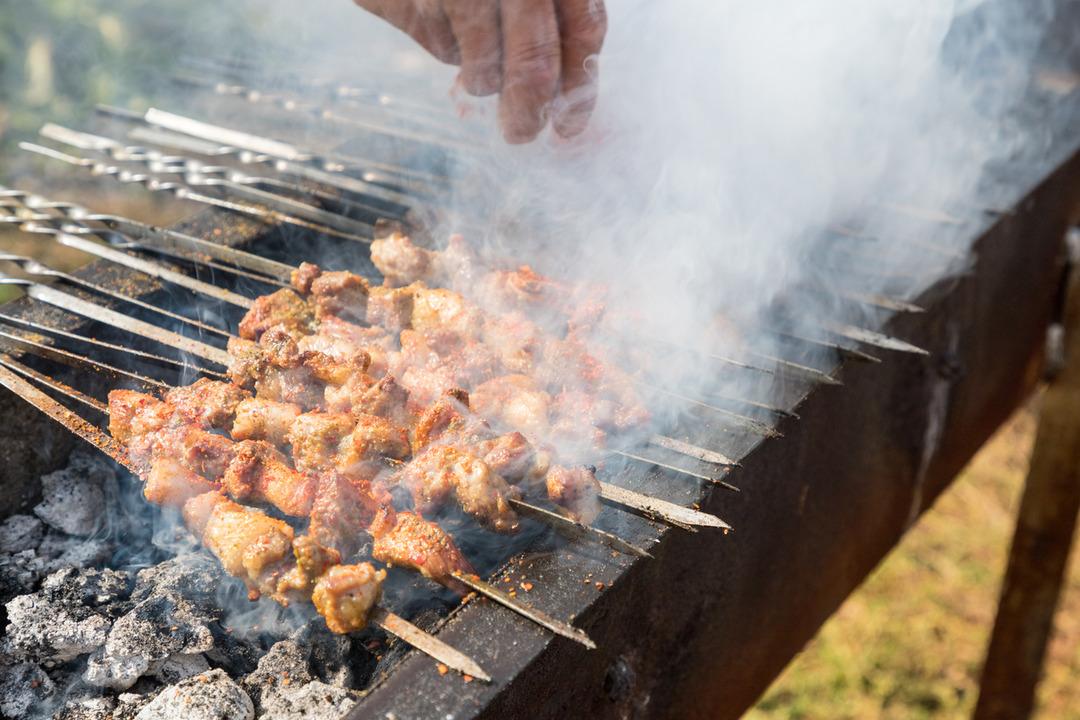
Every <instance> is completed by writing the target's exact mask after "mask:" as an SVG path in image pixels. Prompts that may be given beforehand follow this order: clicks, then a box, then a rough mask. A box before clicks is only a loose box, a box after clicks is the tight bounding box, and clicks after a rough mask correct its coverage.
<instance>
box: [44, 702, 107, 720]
mask: <svg viewBox="0 0 1080 720" xmlns="http://www.w3.org/2000/svg"><path fill="white" fill-rule="evenodd" d="M115 710H116V700H115V699H114V698H111V697H88V698H79V699H75V700H70V699H69V700H68V701H67V703H66V704H65V705H64V707H63V708H62V709H61V710H60V711H59V712H57V713H56V714H54V715H53V716H52V720H114V718H115V717H116V716H115V714H114V711H115Z"/></svg>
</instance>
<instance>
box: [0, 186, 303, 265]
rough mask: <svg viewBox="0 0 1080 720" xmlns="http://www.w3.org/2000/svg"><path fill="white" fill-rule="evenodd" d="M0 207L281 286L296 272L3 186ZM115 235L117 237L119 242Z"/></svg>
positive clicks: (172, 232)
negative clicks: (205, 260) (226, 266)
mask: <svg viewBox="0 0 1080 720" xmlns="http://www.w3.org/2000/svg"><path fill="white" fill-rule="evenodd" d="M0 207H11V208H12V209H18V208H25V209H27V210H28V211H38V212H41V213H51V214H54V215H57V216H59V217H60V218H62V219H64V220H66V221H67V224H66V225H65V226H64V229H65V230H66V231H67V232H71V233H73V234H74V233H75V232H76V230H75V227H74V226H76V225H77V226H78V227H79V228H82V231H83V232H87V233H88V234H94V235H96V236H98V237H100V238H101V239H103V240H105V241H107V242H109V243H110V244H115V245H120V246H123V247H133V248H136V249H158V250H162V249H164V250H176V251H180V252H185V253H197V254H199V255H205V256H207V257H211V258H214V259H215V260H219V261H221V262H226V263H230V264H232V265H236V266H237V267H241V268H245V269H247V270H250V271H252V272H255V273H261V274H262V275H266V276H268V277H270V278H273V279H275V280H279V281H282V282H288V281H289V277H290V273H291V272H292V271H293V270H294V269H295V268H293V267H292V266H291V265H286V264H285V263H280V262H277V261H276V260H270V259H267V258H264V257H263V256H261V255H256V254H255V253H250V252H247V251H244V250H238V249H236V248H231V247H228V246H226V245H222V244H220V243H216V242H211V241H209V240H203V239H202V238H197V237H194V236H192V235H186V234H184V233H181V232H177V231H176V230H170V229H168V228H161V227H157V226H154V225H149V224H147V223H142V222H139V221H137V220H132V219H131V218H126V217H122V216H120V215H112V214H108V213H95V212H92V211H90V210H88V209H87V208H85V207H82V206H81V205H76V204H75V203H69V202H54V201H51V200H48V199H46V198H43V197H41V196H40V195H35V194H32V193H27V192H23V191H21V190H13V189H10V188H6V187H4V186H3V185H0ZM33 219H35V220H41V221H44V220H45V218H44V217H34V218H33ZM92 223H96V224H100V225H102V226H103V227H104V229H99V228H96V227H94V226H93V225H92ZM108 231H113V232H108ZM117 235H119V239H118V238H117ZM133 240H134V241H137V244H133V242H132V241H133ZM185 257H186V256H185Z"/></svg>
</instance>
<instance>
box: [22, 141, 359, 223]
mask: <svg viewBox="0 0 1080 720" xmlns="http://www.w3.org/2000/svg"><path fill="white" fill-rule="evenodd" d="M40 134H41V135H42V137H46V138H48V139H50V140H55V141H56V142H61V143H64V144H65V145H70V146H71V147H75V148H78V149H80V150H89V151H91V152H98V153H103V154H105V155H107V156H108V157H109V158H110V159H112V160H113V161H115V162H119V163H131V164H136V165H140V166H142V167H145V168H146V169H147V170H149V171H150V172H151V173H155V174H165V175H178V176H180V177H182V178H183V180H184V182H185V183H186V184H187V185H189V186H191V187H218V188H223V189H226V190H228V191H230V192H231V193H233V194H234V195H236V196H239V197H240V198H242V199H245V200H250V201H252V202H256V203H260V204H262V205H265V206H267V207H270V208H276V209H278V210H280V211H282V212H286V213H290V214H292V215H294V216H296V217H298V218H303V219H305V220H308V221H310V222H314V223H319V224H321V225H324V226H326V227H328V228H333V229H334V230H337V231H340V232H342V233H348V234H351V235H354V236H356V237H358V238H367V237H368V236H369V235H371V234H372V232H373V230H374V228H373V227H372V226H371V225H369V224H368V223H365V222H360V221H358V220H353V219H351V218H348V217H345V216H342V215H338V214H337V213H333V212H330V211H328V210H323V209H321V208H317V207H315V206H314V205H309V204H307V203H304V202H301V201H299V200H294V199H292V198H291V197H288V196H286V195H280V194H277V193H272V192H268V191H266V190H260V189H259V188H258V187H257V186H259V185H264V186H269V187H277V188H280V189H283V190H289V191H291V192H294V193H302V194H307V192H308V191H307V189H306V188H304V187H303V186H300V185H295V184H293V183H287V182H284V181H282V180H278V179H276V178H269V177H256V176H254V175H248V174H246V173H243V172H241V171H240V170H236V169H234V168H230V167H225V166H224V165H205V164H204V163H201V162H199V161H198V160H194V159H192V158H187V157H182V156H176V155H164V154H162V153H159V152H157V151H155V150H149V149H147V148H144V147H139V146H125V145H124V144H123V143H121V142H119V141H117V140H114V139H112V138H108V137H104V136H101V135H92V134H90V133H85V132H79V131H77V130H72V129H70V128H66V127H62V126H60V125H56V124H54V123H48V124H46V125H44V126H43V127H42V128H41V130H40Z"/></svg>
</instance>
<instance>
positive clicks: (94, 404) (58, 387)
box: [0, 353, 109, 415]
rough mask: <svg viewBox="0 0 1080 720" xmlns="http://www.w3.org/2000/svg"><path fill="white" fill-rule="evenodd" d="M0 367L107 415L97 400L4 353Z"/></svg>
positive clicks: (107, 409) (105, 408)
mask: <svg viewBox="0 0 1080 720" xmlns="http://www.w3.org/2000/svg"><path fill="white" fill-rule="evenodd" d="M0 365H3V366H5V367H7V368H8V369H9V370H11V371H12V372H17V373H18V374H20V375H22V376H23V377H25V378H28V379H30V380H34V381H35V382H37V383H38V384H40V385H44V386H45V387H48V388H51V389H53V390H55V391H56V392H58V393H61V394H63V395H67V396H68V397H70V398H71V399H73V400H77V401H79V402H81V403H82V404H83V405H85V406H87V407H88V408H90V409H91V410H96V411H97V412H99V413H104V414H106V415H107V414H108V413H109V406H108V405H106V404H105V403H103V402H101V401H100V400H98V399H97V398H93V397H90V396H89V395H87V394H86V393H84V392H82V391H81V390H76V389H75V388H73V387H71V386H70V385H68V384H66V383H62V382H60V381H59V380H56V379H55V378H51V377H49V376H48V375H45V374H44V373H40V372H38V371H37V370H35V369H33V368H32V367H29V366H27V365H23V364H22V363H21V362H19V361H18V360H16V359H15V358H13V357H11V356H10V355H8V354H6V353H0Z"/></svg>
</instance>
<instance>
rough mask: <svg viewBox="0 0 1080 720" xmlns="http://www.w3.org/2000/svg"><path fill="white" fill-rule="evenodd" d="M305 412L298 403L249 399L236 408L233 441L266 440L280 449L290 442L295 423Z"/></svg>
mask: <svg viewBox="0 0 1080 720" xmlns="http://www.w3.org/2000/svg"><path fill="white" fill-rule="evenodd" d="M301 412H303V408H301V407H300V406H299V405H297V404H296V403H282V402H275V401H273V400H264V399H262V398H248V399H247V400H243V401H241V402H240V403H239V404H237V406H236V417H235V419H234V420H233V424H232V437H233V440H266V441H267V442H270V443H273V444H274V445H277V446H278V447H283V446H285V445H287V444H288V442H289V432H290V431H291V430H292V425H293V422H294V421H295V420H296V418H297V417H298V416H299V415H300V413H301Z"/></svg>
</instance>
